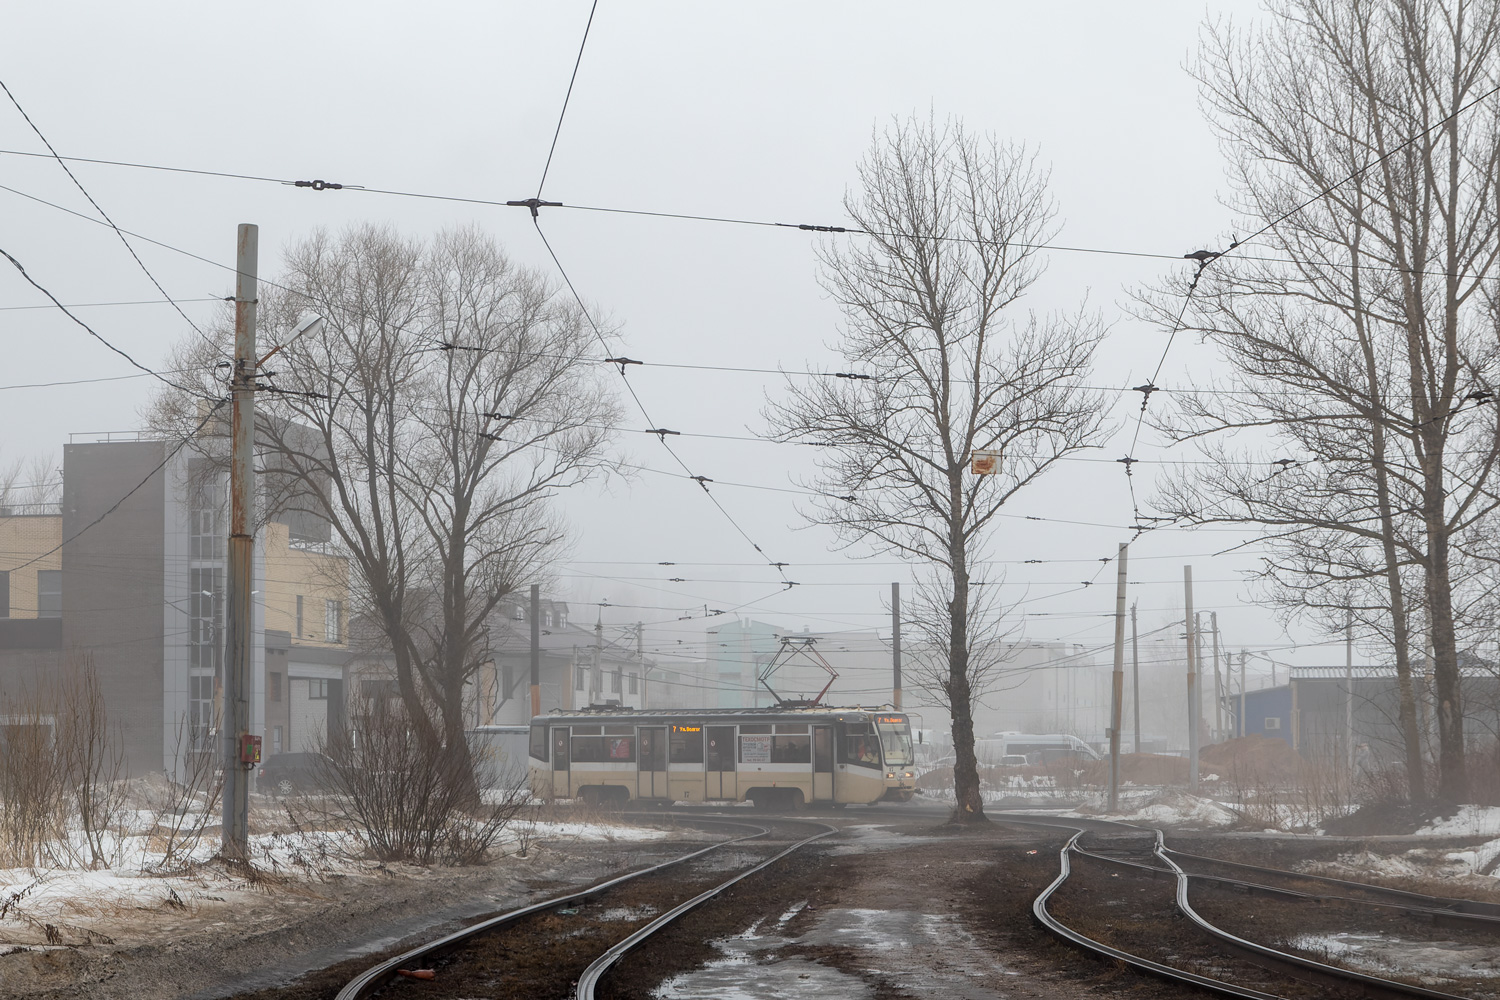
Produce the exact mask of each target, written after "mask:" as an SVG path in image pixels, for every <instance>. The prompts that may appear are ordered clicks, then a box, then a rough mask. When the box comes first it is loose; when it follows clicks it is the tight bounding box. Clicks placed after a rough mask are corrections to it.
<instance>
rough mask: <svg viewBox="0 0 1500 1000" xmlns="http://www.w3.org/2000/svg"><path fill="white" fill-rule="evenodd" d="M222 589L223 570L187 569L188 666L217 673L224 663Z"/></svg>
mask: <svg viewBox="0 0 1500 1000" xmlns="http://www.w3.org/2000/svg"><path fill="white" fill-rule="evenodd" d="M223 589H224V571H223V570H221V569H192V570H188V664H189V665H190V666H193V667H197V668H198V669H200V670H210V671H214V672H217V671H218V669H219V667H220V665H221V664H222V663H223V659H224V646H223V643H222V641H221V637H222V635H223V628H224V604H223V601H221V600H220V599H219V595H220V594H221V593H223Z"/></svg>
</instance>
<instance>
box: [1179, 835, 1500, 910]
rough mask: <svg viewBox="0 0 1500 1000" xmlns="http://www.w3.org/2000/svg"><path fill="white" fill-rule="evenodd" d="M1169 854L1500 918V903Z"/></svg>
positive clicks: (1182, 852)
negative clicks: (1434, 894)
mask: <svg viewBox="0 0 1500 1000" xmlns="http://www.w3.org/2000/svg"><path fill="white" fill-rule="evenodd" d="M1165 850H1166V852H1167V853H1168V854H1173V855H1176V856H1177V857H1179V858H1188V859H1190V860H1193V861H1204V862H1208V863H1210V864H1215V865H1226V866H1228V867H1230V868H1242V869H1244V870H1245V871H1253V872H1260V873H1262V874H1269V875H1285V876H1287V877H1288V878H1300V879H1306V880H1308V881H1310V882H1323V883H1325V884H1328V885H1337V886H1343V887H1354V888H1358V889H1364V890H1367V891H1369V892H1374V893H1381V894H1384V895H1388V896H1391V897H1393V898H1401V899H1407V900H1410V901H1411V902H1412V903H1414V904H1420V905H1423V906H1427V907H1430V908H1431V909H1434V910H1449V911H1452V912H1454V913H1461V914H1465V915H1469V916H1489V917H1500V903H1489V902H1485V901H1484V900H1479V899H1464V898H1462V897H1459V896H1429V895H1427V894H1425V893H1420V892H1409V891H1407V890H1406V889H1392V888H1391V887H1389V886H1384V885H1373V884H1371V883H1369V882H1354V881H1351V880H1348V879H1341V878H1332V877H1330V876H1327V875H1304V874H1302V873H1301V872H1289V871H1286V870H1285V869H1281V868H1267V867H1264V866H1262V865H1249V864H1245V863H1244V862H1242V861H1225V860H1224V859H1222V858H1211V857H1208V856H1207V855H1204V854H1190V853H1188V852H1187V851H1179V850H1176V849H1175V848H1171V847H1165Z"/></svg>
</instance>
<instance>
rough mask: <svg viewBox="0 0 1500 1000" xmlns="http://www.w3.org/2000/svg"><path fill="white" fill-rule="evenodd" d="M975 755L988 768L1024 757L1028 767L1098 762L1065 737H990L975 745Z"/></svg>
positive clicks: (1091, 751)
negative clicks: (1055, 762)
mask: <svg viewBox="0 0 1500 1000" xmlns="http://www.w3.org/2000/svg"><path fill="white" fill-rule="evenodd" d="M974 755H975V756H976V757H978V758H979V763H981V764H984V765H988V766H990V767H995V766H999V765H1002V764H1004V763H1005V762H1006V761H1005V758H1007V757H1025V758H1026V761H1027V763H1030V764H1050V763H1052V762H1053V761H1054V760H1099V759H1100V757H1099V755H1098V754H1097V753H1095V752H1094V749H1093V747H1091V746H1089V745H1088V744H1087V743H1085V742H1083V740H1081V739H1079V738H1078V737H1076V736H1069V735H1068V734H1067V733H992V734H991V735H990V736H989V738H988V739H982V740H975V741H974Z"/></svg>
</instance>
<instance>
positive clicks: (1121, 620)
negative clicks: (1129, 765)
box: [1109, 542, 1130, 812]
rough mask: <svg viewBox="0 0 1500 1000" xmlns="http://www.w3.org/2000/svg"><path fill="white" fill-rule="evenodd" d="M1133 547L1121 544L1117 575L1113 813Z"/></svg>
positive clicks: (1111, 721)
mask: <svg viewBox="0 0 1500 1000" xmlns="http://www.w3.org/2000/svg"><path fill="white" fill-rule="evenodd" d="M1129 552H1130V546H1128V545H1126V544H1125V543H1124V542H1121V543H1120V554H1119V556H1118V560H1119V563H1120V566H1119V569H1118V571H1117V573H1116V575H1115V671H1114V675H1113V676H1112V677H1111V678H1110V681H1111V683H1110V703H1109V811H1110V812H1119V811H1120V716H1121V714H1122V709H1123V708H1124V705H1123V704H1122V703H1123V702H1124V700H1125V561H1126V557H1127V556H1128V555H1129Z"/></svg>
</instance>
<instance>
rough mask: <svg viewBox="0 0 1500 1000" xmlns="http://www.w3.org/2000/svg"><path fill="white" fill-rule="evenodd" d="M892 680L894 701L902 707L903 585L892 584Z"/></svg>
mask: <svg viewBox="0 0 1500 1000" xmlns="http://www.w3.org/2000/svg"><path fill="white" fill-rule="evenodd" d="M891 679H892V684H891V687H892V689H893V690H892V693H893V696H894V700H893V701H892V702H891V704H893V705H895V706H896V707H897V708H900V707H901V584H899V583H893V584H891Z"/></svg>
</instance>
